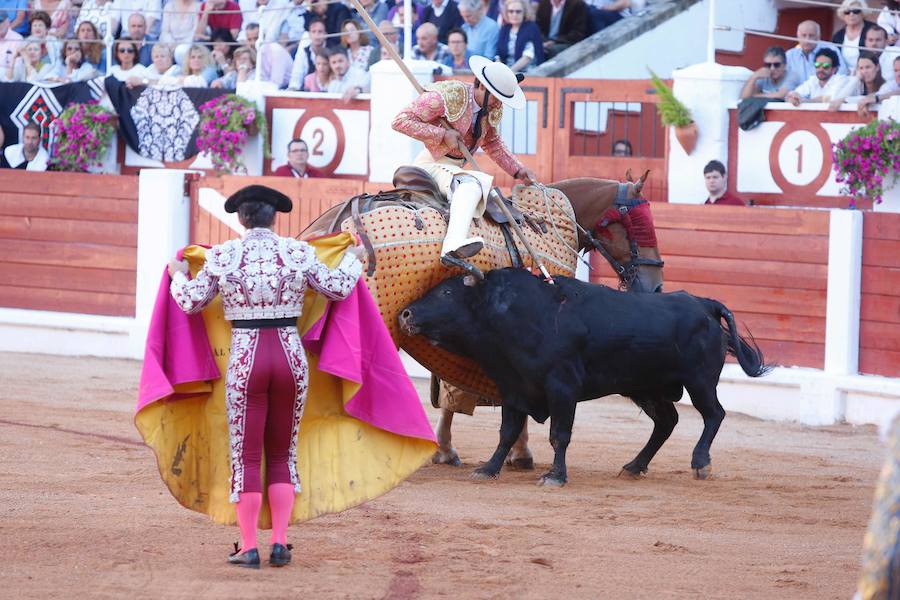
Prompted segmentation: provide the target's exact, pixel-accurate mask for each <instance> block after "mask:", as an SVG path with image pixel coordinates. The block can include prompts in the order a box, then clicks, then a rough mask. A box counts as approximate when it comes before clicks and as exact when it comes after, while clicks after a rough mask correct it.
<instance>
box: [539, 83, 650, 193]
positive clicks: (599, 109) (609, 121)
mask: <svg viewBox="0 0 900 600" xmlns="http://www.w3.org/2000/svg"><path fill="white" fill-rule="evenodd" d="M657 101H658V99H657V97H656V95H655V94H654V93H653V90H652V88H651V86H650V83H649V82H648V81H644V80H628V81H625V80H622V81H618V80H617V81H610V80H598V79H560V80H558V85H557V89H556V103H555V104H556V115H555V119H554V127H555V133H554V140H555V143H554V147H553V154H552V159H553V180H556V181H558V180H560V179H567V178H570V177H600V178H603V179H615V180H620V181H621V180H624V179H625V173H626V172H627V170H628V169H629V168H630V169H631V171H632V173H634V175H635V177H637V176H638V175H640V174H641V173H643V172H644V171H645V170H647V169H649V170H650V178H649V179H648V181H647V185H646V186H645V187H644V196H645V197H647V198H648V199H650V200H658V201H666V200H667V198H668V183H667V175H666V172H667V170H666V154H667V147H666V144H667V139H668V136H667V135H666V130H665V128H663V127H662V126H661V125H660V122H659V115H658V114H657V110H656V105H657ZM618 140H627V141H628V142H629V144H630V146H631V149H632V155H631V156H627V157H615V156H613V155H612V154H613V145H614V144H615V142H616V141H618Z"/></svg>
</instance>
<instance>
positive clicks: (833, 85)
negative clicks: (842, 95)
mask: <svg viewBox="0 0 900 600" xmlns="http://www.w3.org/2000/svg"><path fill="white" fill-rule="evenodd" d="M846 84H847V77H845V76H843V75H832V76H831V79H829V80H828V81H827V82H826V83H825V85H824V86H823V85H820V84H819V78H818V77H816V76H815V75H813V76H812V77H810V78H809V79H807V80H806V81H804V82H803V83H801V84H800V85H798V86H797V87H796V89H794V92H796V94H797V95H798V96H800V97H801V98H803V99H804V100H811V99H813V98H822V99H823V101H824V102H828V101H830V100H831V99H832V98H834V97H835V94H836V92H838V91H840V90H841V88H843V87H844V85H846Z"/></svg>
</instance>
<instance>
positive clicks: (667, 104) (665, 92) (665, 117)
mask: <svg viewBox="0 0 900 600" xmlns="http://www.w3.org/2000/svg"><path fill="white" fill-rule="evenodd" d="M647 70H648V71H650V84H651V85H652V86H653V89H655V90H656V94H657V95H658V96H659V104H657V110H658V111H659V120H660V121H661V122H662V124H663V126H664V127H669V126H672V127H684V126H685V125H690V124H691V123H693V122H694V119H693V117H691V111H690V110H689V109H688V107H687V106H685V105H684V102H682V101H681V100H679V99H678V98H676V97H675V94H674V93H673V92H672V88H670V87H669V86H667V85H666V83H665V82H664V81H663V80H662V79H660V78H659V75H657V74H656V73H654V72H653V70H652V69H647Z"/></svg>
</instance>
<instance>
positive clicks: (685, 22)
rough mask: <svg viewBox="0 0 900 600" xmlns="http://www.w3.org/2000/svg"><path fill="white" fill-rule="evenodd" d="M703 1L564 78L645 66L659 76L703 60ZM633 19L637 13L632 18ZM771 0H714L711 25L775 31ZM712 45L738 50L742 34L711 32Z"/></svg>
mask: <svg viewBox="0 0 900 600" xmlns="http://www.w3.org/2000/svg"><path fill="white" fill-rule="evenodd" d="M709 5H710V2H709V0H705V1H704V2H699V3H697V4H695V5H694V6H692V7H691V8H689V9H688V10H686V11H685V12H683V13H682V14H680V15H678V16H676V17H674V18H672V19H669V20H668V21H666V22H665V23H663V24H662V25H660V26H659V27H657V28H655V29H653V30H651V31H648V32H646V33H644V34H643V35H640V36H638V37H637V38H635V39H633V40H631V41H629V42H628V43H627V44H625V45H623V46H621V47H620V48H617V49H616V50H613V51H612V52H609V53H608V54H605V55H604V56H602V57H601V58H599V59H598V60H597V61H595V62H593V63H591V64H589V65H587V66H585V67H582V68H581V69H579V70H577V71H575V72H574V73H572V74H571V75H569V77H572V78H585V79H646V78H647V77H648V74H647V67H649V68H651V69H653V71H654V72H656V74H657V75H659V76H660V77H662V78H663V79H668V78H671V77H672V73H673V71H675V70H676V69H682V68H684V67H687V66H689V65H693V64H696V63H700V62H704V61H705V60H706V58H707V57H706V44H707V39H708V35H709ZM632 18H637V19H639V18H640V17H632ZM777 20H778V11H777V7H776V2H775V0H717V1H716V24H717V25H723V26H728V27H739V28H742V29H758V30H761V31H769V32H771V31H775V25H776V21H777ZM715 42H716V48H717V49H719V50H730V51H734V52H740V51H741V50H743V48H744V34H743V33H741V32H738V31H716V32H715Z"/></svg>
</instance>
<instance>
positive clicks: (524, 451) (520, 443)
mask: <svg viewBox="0 0 900 600" xmlns="http://www.w3.org/2000/svg"><path fill="white" fill-rule="evenodd" d="M506 464H507V465H508V466H509V467H511V468H512V469H515V470H517V471H531V470H533V469H534V456H533V455H532V454H531V448H529V447H528V421H527V420H526V421H525V425H524V426H523V427H522V433H520V434H519V439H517V440H516V443H515V444H513V447H512V450H510V452H509V457H508V458H507V459H506Z"/></svg>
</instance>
